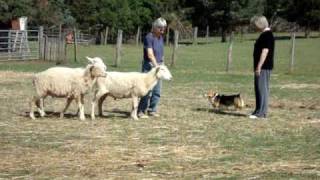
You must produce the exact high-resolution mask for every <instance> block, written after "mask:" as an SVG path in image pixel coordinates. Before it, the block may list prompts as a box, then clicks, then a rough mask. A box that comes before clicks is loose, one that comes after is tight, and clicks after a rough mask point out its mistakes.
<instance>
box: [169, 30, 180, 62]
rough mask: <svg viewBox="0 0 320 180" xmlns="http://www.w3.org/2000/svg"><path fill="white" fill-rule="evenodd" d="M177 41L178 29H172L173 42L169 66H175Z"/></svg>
mask: <svg viewBox="0 0 320 180" xmlns="http://www.w3.org/2000/svg"><path fill="white" fill-rule="evenodd" d="M178 42H179V31H178V30H175V31H174V44H173V51H172V58H171V66H172V67H173V66H175V63H176V60H177V50H178V45H179V44H178Z"/></svg>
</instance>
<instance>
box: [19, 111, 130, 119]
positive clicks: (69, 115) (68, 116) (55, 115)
mask: <svg viewBox="0 0 320 180" xmlns="http://www.w3.org/2000/svg"><path fill="white" fill-rule="evenodd" d="M103 112H104V115H102V116H98V115H96V117H101V118H115V117H116V118H123V119H127V118H130V115H131V114H130V112H127V111H121V110H118V109H114V110H111V111H103ZM106 113H107V115H105V114H106ZM114 113H115V114H114ZM116 114H120V115H116ZM19 116H23V117H27V118H29V112H25V113H24V114H19ZM34 116H35V118H41V117H40V114H39V112H37V111H35V112H34ZM78 116H79V115H78V114H77V113H64V117H63V118H65V119H73V118H76V119H77V118H78ZM45 117H46V118H60V112H53V111H46V115H45ZM85 117H86V118H91V116H90V114H85Z"/></svg>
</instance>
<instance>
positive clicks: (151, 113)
mask: <svg viewBox="0 0 320 180" xmlns="http://www.w3.org/2000/svg"><path fill="white" fill-rule="evenodd" d="M149 116H152V117H160V114H158V113H157V112H152V111H151V112H149Z"/></svg>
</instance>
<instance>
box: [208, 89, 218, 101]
mask: <svg viewBox="0 0 320 180" xmlns="http://www.w3.org/2000/svg"><path fill="white" fill-rule="evenodd" d="M218 95H219V94H218V93H217V92H214V91H213V90H210V91H208V92H207V93H206V94H205V95H204V96H205V97H206V98H208V101H209V102H210V103H213V102H214V100H215V98H216V97H217V96H218Z"/></svg>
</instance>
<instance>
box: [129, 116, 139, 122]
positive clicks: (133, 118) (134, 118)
mask: <svg viewBox="0 0 320 180" xmlns="http://www.w3.org/2000/svg"><path fill="white" fill-rule="evenodd" d="M131 118H132V120H135V121H136V120H139V118H138V117H131Z"/></svg>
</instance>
